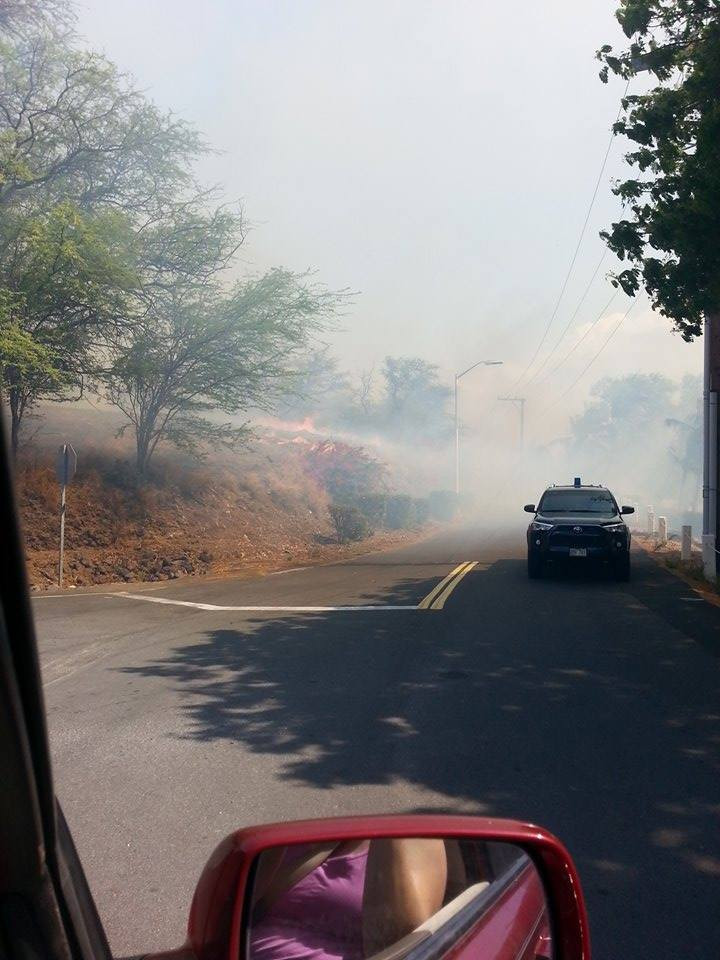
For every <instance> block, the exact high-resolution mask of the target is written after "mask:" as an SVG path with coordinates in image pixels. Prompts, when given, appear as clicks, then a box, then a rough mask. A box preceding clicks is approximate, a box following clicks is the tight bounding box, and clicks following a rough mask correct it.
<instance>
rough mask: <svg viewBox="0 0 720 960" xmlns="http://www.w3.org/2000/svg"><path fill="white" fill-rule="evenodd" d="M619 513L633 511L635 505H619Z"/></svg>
mask: <svg viewBox="0 0 720 960" xmlns="http://www.w3.org/2000/svg"><path fill="white" fill-rule="evenodd" d="M620 513H635V507H620Z"/></svg>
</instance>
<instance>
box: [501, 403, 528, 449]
mask: <svg viewBox="0 0 720 960" xmlns="http://www.w3.org/2000/svg"><path fill="white" fill-rule="evenodd" d="M498 400H502V401H503V403H513V404H515V406H516V407H519V408H520V449H521V450H522V448H523V446H524V445H525V401H526V400H527V397H498Z"/></svg>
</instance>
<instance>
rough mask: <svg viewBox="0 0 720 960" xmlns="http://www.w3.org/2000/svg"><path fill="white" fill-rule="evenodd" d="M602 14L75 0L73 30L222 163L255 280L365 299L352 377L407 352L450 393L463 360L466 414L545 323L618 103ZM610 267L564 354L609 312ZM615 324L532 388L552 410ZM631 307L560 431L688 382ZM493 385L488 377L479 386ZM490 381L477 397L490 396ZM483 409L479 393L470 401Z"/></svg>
mask: <svg viewBox="0 0 720 960" xmlns="http://www.w3.org/2000/svg"><path fill="white" fill-rule="evenodd" d="M614 7H615V4H614V3H613V2H607V0H542V2H538V0H513V2H506V3H498V2H497V0H492V2H490V0H472V2H470V0H435V2H432V3H428V2H425V0H284V2H272V0H232V2H231V0H205V2H204V3H198V2H197V0H124V2H123V3H121V4H110V3H109V2H108V0H85V3H84V5H83V6H82V7H81V9H80V13H81V20H80V27H81V30H82V32H83V34H84V35H85V37H86V39H87V41H88V42H89V43H90V44H91V45H92V46H94V47H96V48H100V49H103V50H104V51H105V52H106V53H107V54H108V55H109V56H110V57H112V58H113V59H114V60H115V61H116V62H117V63H118V64H119V65H120V66H121V67H123V68H125V69H127V70H129V71H130V72H131V73H133V74H134V75H135V77H136V78H137V80H138V82H139V83H140V85H141V86H143V87H144V88H145V89H146V90H147V91H148V93H149V95H150V96H151V97H152V98H153V99H155V100H156V102H157V103H158V104H160V105H161V106H164V107H170V108H172V109H173V110H174V111H176V112H177V113H179V114H180V115H182V116H183V117H184V118H186V119H187V120H189V121H190V122H192V123H193V124H195V125H196V126H197V127H199V128H200V129H201V130H202V131H203V133H204V134H205V135H206V137H207V139H208V140H209V141H210V143H211V144H213V145H214V146H215V147H217V148H218V149H219V150H221V151H222V153H221V154H220V155H219V156H216V157H213V158H210V159H209V160H207V161H205V162H204V165H203V170H202V173H203V176H204V177H206V178H207V179H208V180H211V181H218V182H220V183H222V184H223V187H224V189H225V193H226V196H227V197H228V198H231V199H232V198H239V199H242V201H243V203H244V205H245V209H246V213H247V216H248V218H249V220H250V221H251V222H252V223H253V224H254V229H253V231H252V233H251V234H250V236H249V238H248V241H247V244H246V246H245V248H244V252H243V259H244V263H245V265H246V267H247V269H248V270H258V269H264V268H265V267H267V266H270V265H272V264H282V265H285V266H287V267H290V268H292V269H296V270H302V269H305V268H308V267H310V268H313V269H315V270H316V271H317V274H318V277H319V278H320V279H322V280H323V281H324V282H326V283H327V284H329V285H330V286H334V287H350V288H352V289H354V290H357V291H359V295H358V297H357V299H356V302H355V304H354V306H353V307H352V309H351V310H350V312H349V314H348V316H347V317H346V318H345V320H344V324H343V326H344V332H343V333H342V335H339V336H337V337H336V338H334V342H335V344H336V349H337V352H338V353H339V354H340V355H341V356H342V358H343V361H344V362H345V363H347V364H348V365H350V366H352V367H354V368H355V369H358V368H360V367H363V366H370V365H371V364H372V363H373V362H379V361H380V360H381V359H382V357H383V356H384V355H385V354H387V353H395V354H418V355H422V356H424V357H425V358H427V359H429V360H431V361H433V362H436V363H438V364H440V365H441V366H442V368H443V371H444V373H445V374H446V375H448V376H451V374H452V371H454V370H457V369H459V368H462V367H464V366H467V365H468V364H469V363H471V362H474V361H475V360H476V359H480V358H483V357H490V358H492V359H495V358H498V359H502V360H504V361H505V363H506V366H505V367H504V368H503V369H502V370H493V371H490V370H487V371H481V372H478V374H476V375H474V379H473V380H472V382H471V381H470V379H469V380H468V383H467V384H466V387H465V389H466V391H467V396H468V397H469V398H473V399H476V400H477V401H478V402H480V401H481V400H482V401H483V402H484V401H487V399H488V397H489V396H490V395H493V396H494V394H495V392H496V391H497V390H509V389H510V388H511V385H512V383H513V380H514V379H515V378H516V377H517V375H518V374H519V373H520V372H521V371H522V369H523V367H524V366H525V363H526V362H527V361H528V360H529V358H530V356H531V355H532V353H533V351H534V349H535V346H536V345H537V342H538V340H539V338H540V336H541V334H542V331H543V329H544V327H545V325H546V323H547V321H548V318H549V316H550V314H551V313H552V308H553V306H554V302H555V299H556V298H557V295H558V293H559V290H560V286H561V284H562V280H563V277H564V275H565V272H566V270H567V267H568V265H569V262H570V258H571V256H572V252H573V249H574V246H575V243H576V241H577V238H578V235H579V232H580V228H581V225H582V221H583V219H584V216H585V213H586V210H587V206H588V203H589V201H590V197H591V195H592V191H593V188H594V185H595V181H596V178H597V175H598V171H599V169H600V165H601V162H602V157H603V154H604V152H605V149H606V147H607V143H608V136H609V128H610V125H611V123H612V122H613V120H614V119H615V116H616V114H617V110H618V104H619V98H620V95H621V93H622V87H623V85H622V84H621V83H620V82H619V81H614V82H613V81H611V82H610V84H608V85H607V86H605V85H603V84H601V83H600V81H599V79H598V75H597V74H598V64H597V63H596V61H595V60H594V52H595V50H596V49H597V47H598V46H600V45H601V44H602V43H605V42H615V41H618V40H620V41H621V40H622V37H621V36H620V33H619V28H618V26H617V24H616V22H615V20H614V17H613V10H614ZM621 155H622V144H621V143H619V142H618V143H616V144H615V145H614V147H613V150H612V153H611V156H610V160H609V162H608V166H607V170H606V173H605V176H604V178H603V182H602V185H601V187H600V192H599V195H598V199H597V202H596V204H595V207H594V210H593V213H592V216H591V220H590V223H589V226H588V230H587V234H586V237H585V241H584V243H583V246H582V248H581V252H580V255H579V257H578V260H577V264H576V269H575V271H574V273H573V275H572V279H571V282H570V284H569V285H568V289H567V293H566V296H565V298H564V300H563V302H562V304H561V307H560V310H559V311H558V315H557V319H556V321H555V323H554V324H553V327H552V329H551V332H550V335H549V337H548V341H547V343H548V346H550V347H552V346H553V344H554V343H555V341H556V339H557V337H558V336H559V335H560V333H561V331H562V330H563V328H564V327H565V326H566V324H567V322H568V320H569V319H570V317H571V315H572V313H573V311H574V309H575V307H576V306H577V303H578V300H579V298H580V295H581V293H582V291H583V289H584V288H585V285H586V284H587V282H588V280H589V278H590V276H591V275H592V272H593V270H594V269H595V267H596V265H597V262H598V260H599V258H600V255H601V253H602V243H601V241H600V239H599V238H598V230H599V229H600V228H601V227H602V226H604V225H606V224H608V223H609V222H610V221H611V219H612V217H613V216H614V215H615V214H616V213H617V210H618V206H617V201H616V200H615V199H614V198H613V197H612V196H611V194H610V180H611V178H612V177H613V176H617V175H618V173H619V172H620V171H621V169H622V163H621ZM611 266H612V260H611V258H610V257H608V258H607V260H606V262H605V263H604V264H603V266H602V267H601V269H600V272H599V274H598V277H597V279H596V281H595V283H594V285H593V287H592V288H591V291H590V294H589V296H588V297H587V300H586V301H585V303H584V304H583V306H582V307H581V309H580V311H579V312H578V315H577V317H576V319H575V321H574V322H573V325H572V327H571V329H570V331H569V332H568V335H567V337H566V339H565V340H564V341H563V343H562V345H561V347H560V349H559V350H558V352H557V353H556V354H555V356H554V357H553V360H552V361H551V363H550V364H549V365H548V369H549V368H551V367H552V366H553V365H554V363H555V360H556V358H559V357H562V356H563V355H564V353H565V352H566V350H567V349H569V347H570V346H572V344H573V342H574V341H575V339H576V337H577V336H578V335H579V334H581V333H582V332H584V331H585V330H586V329H587V325H588V324H589V322H590V321H592V320H593V319H594V318H595V317H596V316H597V315H598V312H599V311H600V310H601V308H602V306H603V305H604V304H605V303H606V302H607V300H608V298H609V296H610V293H611V288H610V287H609V284H608V283H607V281H606V280H605V279H604V275H605V273H606V272H607V269H609V268H610V267H611ZM626 308H627V302H626V301H625V300H624V298H623V297H618V298H617V300H616V301H615V303H614V304H613V307H612V309H611V311H610V313H609V314H608V316H607V317H604V319H603V320H601V322H599V323H598V324H597V326H596V327H595V328H594V330H593V333H592V334H591V335H589V336H588V337H587V338H586V339H585V341H584V342H583V344H582V345H581V346H580V347H579V348H578V349H577V350H576V351H575V353H574V354H573V357H572V360H571V361H569V362H568V363H566V364H565V365H564V366H563V367H562V368H561V369H560V370H559V371H558V373H557V374H556V375H555V376H554V377H553V378H551V380H550V381H549V383H547V382H546V383H545V384H544V385H543V388H542V389H538V390H533V389H532V388H530V387H529V388H528V396H529V397H530V402H529V410H530V409H531V408H533V407H534V409H535V410H537V409H538V408H542V407H544V406H546V405H547V404H549V403H551V402H553V401H554V400H556V398H557V397H558V396H559V394H560V393H561V392H562V391H563V390H564V389H565V388H566V387H567V386H568V385H569V384H571V383H572V381H573V380H574V379H575V377H576V376H577V375H578V373H580V371H581V370H582V369H583V367H584V366H585V365H586V364H587V362H588V360H589V359H590V358H591V357H592V356H593V354H594V353H595V352H596V351H597V349H598V347H599V345H600V344H601V343H602V342H603V341H604V340H605V339H606V337H607V335H608V333H609V331H610V330H611V329H612V328H613V326H614V325H615V324H616V323H617V321H618V319H619V318H620V317H621V316H622V315H623V313H624V311H625V309H626ZM700 368H701V351H700V348H699V345H697V344H696V345H693V346H690V347H689V346H687V345H685V344H684V343H683V342H682V341H681V340H680V338H679V337H678V336H673V335H672V334H671V333H670V330H669V325H668V323H667V321H665V320H664V319H663V318H661V317H656V316H653V315H652V314H651V312H650V311H649V309H648V308H647V306H645V305H643V304H640V305H638V307H637V308H636V310H635V311H634V313H633V314H631V315H630V317H629V318H628V320H627V321H626V322H625V323H624V324H623V327H622V328H621V330H620V332H618V334H617V335H616V336H615V337H614V339H613V340H612V342H611V344H610V345H609V346H608V348H607V350H606V351H605V353H604V354H603V355H602V356H601V358H600V359H599V360H598V361H597V363H596V364H595V365H594V366H593V367H592V369H591V370H590V371H589V372H588V374H587V375H586V376H585V377H584V378H583V379H582V380H581V381H580V383H578V385H577V387H576V388H574V389H573V390H572V391H571V393H570V394H568V396H567V398H565V399H563V400H562V401H561V402H559V403H556V405H555V407H554V408H553V410H554V413H553V416H556V415H562V414H563V413H565V412H567V410H572V409H574V408H577V406H578V405H580V404H581V403H582V401H583V400H584V398H585V396H586V394H587V389H588V387H589V386H590V385H591V384H592V382H593V381H594V380H595V379H597V377H599V376H601V375H604V374H607V373H615V372H620V373H625V372H629V371H632V370H641V371H643V372H647V371H652V370H659V371H661V372H663V373H667V374H670V375H672V376H677V375H679V374H682V373H685V372H700ZM489 378H494V379H493V380H490V379H489ZM483 381H484V384H483ZM479 391H484V392H482V393H480V392H479Z"/></svg>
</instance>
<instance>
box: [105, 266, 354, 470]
mask: <svg viewBox="0 0 720 960" xmlns="http://www.w3.org/2000/svg"><path fill="white" fill-rule="evenodd" d="M341 296H342V295H338V294H335V293H332V292H329V291H327V290H325V289H323V288H322V287H320V286H318V285H316V284H313V283H310V282H308V281H307V279H306V278H303V277H300V276H297V275H295V274H292V273H289V272H288V271H286V270H280V269H276V270H272V271H270V272H269V273H267V274H266V275H265V276H262V277H260V278H257V279H250V280H246V281H244V282H242V283H238V284H237V285H236V286H235V287H234V288H233V289H232V290H231V291H230V292H229V293H225V292H224V291H223V290H222V288H221V287H220V285H219V284H218V283H206V284H183V283H180V282H175V283H174V284H173V285H172V286H171V287H169V288H168V289H167V290H164V291H163V290H159V291H155V293H154V295H153V299H152V303H151V304H150V307H149V309H148V311H147V313H146V314H145V315H144V316H142V317H139V318H138V319H137V320H136V322H135V323H133V324H132V325H131V326H130V327H129V328H128V329H127V331H126V332H124V333H122V334H121V336H120V337H119V338H118V341H117V343H116V344H115V346H114V349H113V353H112V358H111V362H110V364H109V366H108V369H107V370H106V371H105V373H104V375H103V380H104V388H103V395H104V397H105V399H106V400H107V401H108V402H109V403H111V404H113V405H114V406H116V407H117V408H118V409H119V410H120V411H121V412H122V413H123V414H124V416H125V417H126V418H127V421H128V423H127V426H128V427H131V428H132V430H133V432H134V435H135V442H136V464H137V472H138V475H139V477H140V478H141V479H142V478H144V477H145V476H146V475H147V471H148V467H149V465H150V462H151V459H152V456H153V453H154V452H155V449H156V448H157V446H158V444H160V443H162V442H168V443H172V444H174V445H176V446H179V447H182V448H185V449H188V450H191V451H193V452H194V453H196V454H201V453H202V450H203V447H205V446H206V445H208V444H213V443H224V444H234V443H237V442H239V441H242V440H243V439H246V438H247V437H248V434H249V429H248V424H247V422H244V423H241V424H239V425H238V424H237V423H235V422H233V421H226V422H221V421H220V420H218V419H217V418H216V417H215V416H213V414H225V415H228V416H233V417H234V416H237V415H238V414H247V413H248V412H249V411H252V410H272V409H273V408H274V406H275V404H277V403H278V401H279V400H280V399H281V398H282V397H283V395H284V394H285V392H286V391H287V390H288V389H289V388H291V387H292V384H293V381H294V370H293V363H294V361H295V360H296V359H297V358H298V357H299V356H301V355H303V353H304V352H305V351H306V350H307V348H308V344H309V342H310V340H311V338H312V336H313V335H314V334H315V333H316V332H318V331H319V330H321V329H323V328H324V327H325V326H326V325H327V323H329V322H330V321H331V319H332V317H333V315H334V312H335V308H336V305H337V303H338V299H339V297H341Z"/></svg>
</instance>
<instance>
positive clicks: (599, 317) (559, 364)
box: [536, 290, 619, 387]
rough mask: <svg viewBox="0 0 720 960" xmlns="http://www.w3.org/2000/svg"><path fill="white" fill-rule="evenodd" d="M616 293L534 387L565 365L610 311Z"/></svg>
mask: <svg viewBox="0 0 720 960" xmlns="http://www.w3.org/2000/svg"><path fill="white" fill-rule="evenodd" d="M618 293H619V291H618V290H613V292H612V294H611V295H610V299H609V300H608V302H607V303H606V304H605V306H604V307H603V308H602V310H600V312H599V313H598V314H597V316H596V317H595V319H594V320H593V322H592V323H591V324H590V326H589V327H588V328H587V330H586V331H585V333H584V334H583V335H582V336H581V337H580V338H579V339H577V340H576V341H575V343H574V344H573V345H572V347H570V349H569V350H568V352H567V353H566V354H565V356H564V357H562V358H561V359H560V360H559V361H558V362H557V363H556V364H555V366H554V367H553V368H552V369H551V370H548V372H547V373H546V374H545V376H544V377H542V379H541V380H539V381H538V383H537V384H536V387H539V386H541V385H542V384H543V383H545V381H546V380H547V379H548V377H551V376H552V375H553V374H554V373H555V372H556V371H557V370H559V369H560V367H562V365H563V364H564V363H567V361H568V360H569V359H570V357H571V356H572V355H573V354H574V353H575V351H576V350H577V348H578V347H579V346H580V344H581V343H582V342H583V341H584V340H585V339H586V337H588V336H589V335H590V334H591V333H592V332H593V330H594V329H595V326H596V325H597V324H598V323H599V322H600V321H601V320H602V318H603V317H604V316H605V314H606V313H607V311H608V310H609V309H610V307H611V305H612V302H613V300H614V299H615V297H617V295H618Z"/></svg>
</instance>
